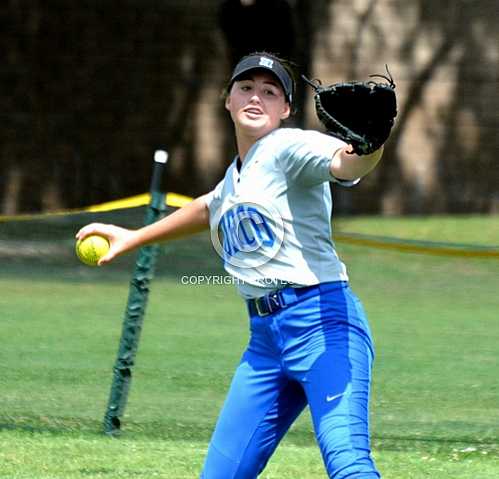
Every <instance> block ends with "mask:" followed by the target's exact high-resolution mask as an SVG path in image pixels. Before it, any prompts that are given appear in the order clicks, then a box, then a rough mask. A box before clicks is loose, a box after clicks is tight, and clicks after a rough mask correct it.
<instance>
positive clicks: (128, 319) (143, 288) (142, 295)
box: [104, 150, 168, 435]
mask: <svg viewBox="0 0 499 479" xmlns="http://www.w3.org/2000/svg"><path fill="white" fill-rule="evenodd" d="M167 159H168V155H167V153H166V152H165V151H162V150H158V151H156V153H155V155H154V166H153V173H152V179H151V188H150V191H151V201H150V203H149V207H148V208H147V213H146V217H145V224H146V225H148V224H151V223H154V222H155V221H157V220H158V219H160V218H161V217H163V216H164V215H165V213H166V202H165V199H166V193H164V192H162V188H161V180H162V176H163V171H164V169H165V165H166V161H167ZM158 253H159V245H157V244H154V245H148V246H144V247H142V248H141V249H140V250H139V252H138V255H137V260H136V263H135V269H134V272H133V276H132V279H131V281H130V290H129V294H128V303H127V307H126V311H125V316H124V318H123V327H122V332H121V339H120V344H119V348H118V355H117V358H116V362H115V365H114V368H113V382H112V385H111V392H110V394H109V401H108V405H107V410H106V414H105V416H104V432H105V433H106V434H110V435H115V434H117V433H119V431H120V429H121V419H120V418H121V417H122V416H123V413H124V410H125V406H126V402H127V398H128V392H129V389H130V382H131V380H132V368H133V365H134V363H135V356H136V354H137V348H138V345H139V339H140V333H141V331H142V324H143V322H144V314H145V310H146V305H147V298H148V295H149V284H150V282H151V281H152V279H153V277H154V269H155V265H156V258H157V256H158Z"/></svg>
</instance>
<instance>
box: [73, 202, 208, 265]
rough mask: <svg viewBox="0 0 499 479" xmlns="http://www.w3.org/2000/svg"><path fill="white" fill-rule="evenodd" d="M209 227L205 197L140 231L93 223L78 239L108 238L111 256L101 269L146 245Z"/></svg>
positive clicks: (108, 256)
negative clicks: (117, 258)
mask: <svg viewBox="0 0 499 479" xmlns="http://www.w3.org/2000/svg"><path fill="white" fill-rule="evenodd" d="M208 227H209V210H208V206H207V204H206V199H205V196H200V197H199V198H196V199H195V200H193V201H191V202H190V203H188V204H187V205H185V206H183V207H182V208H180V209H178V210H177V211H175V212H174V213H172V214H171V215H168V216H166V217H164V218H162V219H161V220H159V221H156V222H155V223H153V224H151V225H147V226H144V227H143V228H140V229H138V230H130V229H126V228H121V227H119V226H115V225H109V224H103V223H92V224H89V225H87V226H84V227H83V228H82V229H80V231H78V233H76V238H77V239H83V238H85V237H86V236H88V235H91V234H99V235H101V236H105V237H106V238H107V239H108V240H109V243H110V245H111V248H110V249H109V252H108V253H107V254H106V255H105V256H103V257H102V258H101V259H100V261H99V263H98V264H99V265H103V264H105V263H109V262H110V261H112V260H113V259H114V258H115V257H117V256H120V255H122V254H123V253H127V252H128V251H132V250H134V249H136V248H139V247H141V246H144V245H148V244H151V243H158V242H162V241H168V240H172V239H177V238H182V237H184V236H188V235H191V234H195V233H199V232H201V231H204V230H206V229H208Z"/></svg>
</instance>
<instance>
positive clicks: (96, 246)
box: [76, 235, 109, 266]
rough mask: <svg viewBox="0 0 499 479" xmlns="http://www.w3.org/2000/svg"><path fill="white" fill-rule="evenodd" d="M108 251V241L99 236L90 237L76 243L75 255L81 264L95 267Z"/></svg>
mask: <svg viewBox="0 0 499 479" xmlns="http://www.w3.org/2000/svg"><path fill="white" fill-rule="evenodd" d="M108 251H109V241H108V240H107V239H106V238H104V236H100V235H90V236H87V237H86V238H84V239H83V240H78V241H77V242H76V255H77V256H78V258H79V259H80V261H81V262H82V263H85V264H86V265H88V266H97V262H98V261H99V260H100V259H101V258H102V257H103V256H104V255H106V254H107V252H108Z"/></svg>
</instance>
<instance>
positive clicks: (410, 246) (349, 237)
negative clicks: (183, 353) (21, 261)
mask: <svg viewBox="0 0 499 479" xmlns="http://www.w3.org/2000/svg"><path fill="white" fill-rule="evenodd" d="M192 200H193V198H190V197H189V196H184V195H179V194H177V193H167V195H166V201H165V203H166V204H167V205H168V206H171V207H172V208H181V207H182V206H184V205H186V204H188V203H190V202H191V201H192ZM150 201H151V195H150V193H143V194H141V195H136V196H130V197H128V198H122V199H119V200H114V201H108V202H106V203H102V204H99V205H92V206H87V207H84V208H80V209H67V210H59V211H53V212H48V213H38V214H23V215H11V216H0V222H2V221H23V220H32V219H38V218H43V217H49V216H60V215H69V214H76V213H99V212H105V211H113V210H120V209H126V208H136V207H139V206H146V205H148V204H149V203H150ZM334 240H335V241H336V242H338V243H346V244H351V245H358V246H365V247H370V248H377V249H385V250H394V251H401V252H407V253H420V254H429V255H437V256H461V257H468V258H494V259H499V247H486V246H481V245H459V244H453V243H433V242H425V241H411V240H403V239H399V238H385V237H382V236H379V237H378V236H371V235H363V234H356V233H335V234H334Z"/></svg>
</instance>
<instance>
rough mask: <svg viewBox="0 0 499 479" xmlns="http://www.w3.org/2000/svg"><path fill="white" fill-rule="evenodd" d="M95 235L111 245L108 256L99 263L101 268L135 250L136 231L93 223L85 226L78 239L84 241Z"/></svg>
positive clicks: (78, 233) (77, 236)
mask: <svg viewBox="0 0 499 479" xmlns="http://www.w3.org/2000/svg"><path fill="white" fill-rule="evenodd" d="M94 234H96V235H100V236H104V237H105V238H107V240H108V241H109V245H110V248H109V251H108V252H107V254H106V255H104V256H103V257H102V258H101V259H100V260H99V262H98V263H97V264H98V265H99V266H102V265H104V264H106V263H109V262H111V261H112V260H113V259H114V258H116V257H117V256H120V255H122V254H123V253H126V252H127V251H130V250H131V249H133V248H134V243H133V238H134V235H135V231H134V230H129V229H126V228H121V227H119V226H115V225H109V224H104V223H91V224H89V225H86V226H84V227H83V228H81V229H80V230H79V231H78V232H77V233H76V239H77V240H82V239H84V238H86V237H87V236H89V235H94Z"/></svg>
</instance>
